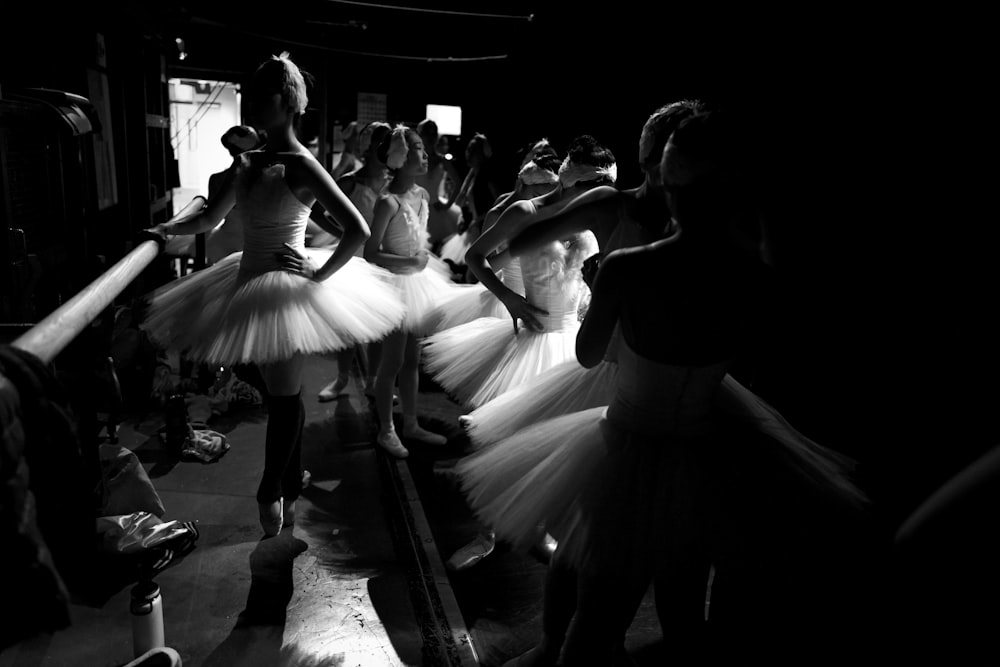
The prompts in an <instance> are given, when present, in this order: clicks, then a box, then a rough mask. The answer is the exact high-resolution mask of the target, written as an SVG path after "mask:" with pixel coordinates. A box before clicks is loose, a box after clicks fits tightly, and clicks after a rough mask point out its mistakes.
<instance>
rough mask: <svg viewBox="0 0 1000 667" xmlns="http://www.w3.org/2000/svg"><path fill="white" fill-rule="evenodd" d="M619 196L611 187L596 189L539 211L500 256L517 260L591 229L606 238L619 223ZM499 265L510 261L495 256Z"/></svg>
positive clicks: (600, 236) (598, 235) (601, 237)
mask: <svg viewBox="0 0 1000 667" xmlns="http://www.w3.org/2000/svg"><path fill="white" fill-rule="evenodd" d="M619 196H621V193H620V192H619V191H618V190H616V189H615V188H613V187H611V186H601V187H596V188H594V189H592V190H588V191H587V192H584V193H583V194H581V195H579V196H577V197H574V198H573V199H571V200H569V201H565V200H564V201H560V202H557V203H554V204H552V205H550V206H546V207H544V208H540V209H539V211H538V214H537V216H536V217H535V220H534V223H535V224H532V225H531V226H530V227H528V228H526V229H525V231H524V232H523V233H521V234H519V235H518V236H517V237H516V238H514V239H513V241H511V243H510V246H509V247H508V248H507V250H506V251H505V252H504V253H502V254H503V255H509V256H510V257H520V256H521V255H524V254H525V253H529V252H532V251H534V250H537V249H539V248H541V247H543V246H545V245H547V244H549V243H553V242H555V241H559V240H561V239H565V238H568V237H570V236H572V235H573V234H578V233H580V232H583V231H587V230H590V231H592V232H594V234H595V235H596V236H597V237H598V238H600V239H607V238H608V237H609V236H610V235H611V230H612V229H614V226H615V225H616V224H618V216H617V212H618V197H619ZM498 260H499V261H501V262H505V261H509V260H506V259H505V258H503V257H498Z"/></svg>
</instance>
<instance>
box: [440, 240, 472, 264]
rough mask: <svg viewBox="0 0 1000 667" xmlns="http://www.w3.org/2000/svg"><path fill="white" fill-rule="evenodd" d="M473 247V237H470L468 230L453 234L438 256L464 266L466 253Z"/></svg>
mask: <svg viewBox="0 0 1000 667" xmlns="http://www.w3.org/2000/svg"><path fill="white" fill-rule="evenodd" d="M471 247H472V239H471V238H470V237H469V234H468V232H463V233H461V234H453V235H452V237H451V238H449V239H448V240H447V241H445V242H444V245H442V246H441V252H439V253H438V256H439V257H440V258H441V259H446V260H448V261H450V262H454V263H455V264H457V265H459V266H464V265H465V253H467V252H469V248H471Z"/></svg>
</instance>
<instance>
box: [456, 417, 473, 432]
mask: <svg viewBox="0 0 1000 667" xmlns="http://www.w3.org/2000/svg"><path fill="white" fill-rule="evenodd" d="M472 421H473V419H472V415H462V416H461V417H459V418H458V425H459V426H461V427H462V428H464V429H468V428H469V427H470V426H472Z"/></svg>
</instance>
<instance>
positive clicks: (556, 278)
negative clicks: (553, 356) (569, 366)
mask: <svg viewBox="0 0 1000 667" xmlns="http://www.w3.org/2000/svg"><path fill="white" fill-rule="evenodd" d="M597 247H598V246H597V238H596V237H595V236H594V234H593V233H592V232H583V233H581V234H576V235H574V236H573V237H571V238H570V239H568V240H566V241H557V242H555V243H550V244H548V245H546V246H545V247H543V248H541V249H540V250H538V251H536V252H533V253H529V254H527V255H523V256H522V257H521V276H522V278H523V280H524V298H525V299H526V300H527V301H528V303H530V304H531V305H533V306H536V307H538V308H541V309H542V310H544V311H547V314H542V313H537V314H536V317H538V320H539V322H540V323H541V324H542V327H543V330H544V331H566V330H569V329H572V328H575V327H576V326H577V325H578V324H579V320H578V316H577V313H578V309H579V306H580V297H581V295H582V289H581V288H582V287H583V285H584V283H583V275H582V274H581V273H580V267H581V266H583V261H584V260H585V259H587V258H588V257H590V256H591V255H593V254H594V253H595V252H597Z"/></svg>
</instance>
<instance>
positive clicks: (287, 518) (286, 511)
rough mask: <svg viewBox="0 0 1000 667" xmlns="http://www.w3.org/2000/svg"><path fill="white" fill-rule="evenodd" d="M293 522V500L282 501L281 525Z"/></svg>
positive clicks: (288, 524) (289, 524)
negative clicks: (288, 501)
mask: <svg viewBox="0 0 1000 667" xmlns="http://www.w3.org/2000/svg"><path fill="white" fill-rule="evenodd" d="M294 523H295V501H294V500H293V501H292V502H290V503H287V504H286V503H282V507H281V525H282V526H291V525H292V524H294Z"/></svg>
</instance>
